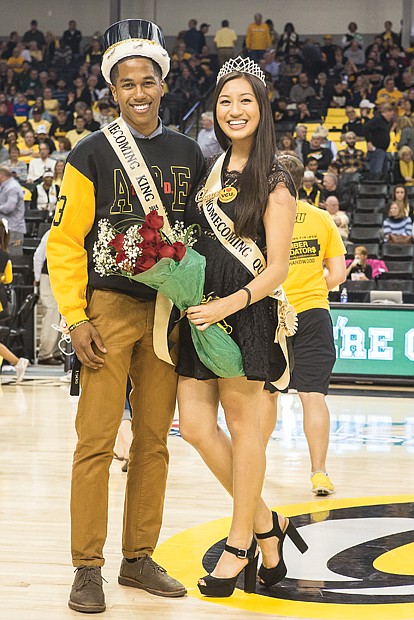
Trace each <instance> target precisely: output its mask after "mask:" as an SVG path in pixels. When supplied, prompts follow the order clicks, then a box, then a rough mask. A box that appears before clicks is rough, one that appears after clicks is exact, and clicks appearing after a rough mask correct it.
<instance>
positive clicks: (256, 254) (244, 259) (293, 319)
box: [196, 153, 297, 390]
mask: <svg viewBox="0 0 414 620" xmlns="http://www.w3.org/2000/svg"><path fill="white" fill-rule="evenodd" d="M225 157H226V153H223V154H222V155H220V157H219V158H218V159H217V161H216V162H215V164H214V166H213V168H212V170H211V172H210V174H209V176H208V178H207V181H206V183H205V184H204V187H203V189H202V190H200V191H199V192H198V193H197V195H196V202H198V203H202V206H203V211H204V215H205V216H206V219H207V221H208V223H209V224H210V226H211V228H212V230H213V231H214V233H215V235H216V237H217V239H218V240H219V241H220V243H222V244H223V246H224V247H225V248H226V249H227V250H228V251H229V252H231V254H233V256H235V257H236V258H237V259H238V260H239V261H240V262H241V263H243V265H244V266H245V267H246V268H247V269H248V270H249V271H250V273H251V274H252V276H253V277H254V278H256V277H257V276H258V275H259V274H261V273H262V272H263V271H264V270H265V269H266V259H265V257H264V256H263V254H262V252H261V251H260V249H259V247H258V246H257V245H256V243H255V242H254V241H253V240H252V239H247V238H242V237H238V236H237V235H236V233H235V232H234V222H233V221H232V220H231V219H230V218H229V217H228V216H227V215H226V214H225V213H224V211H223V210H222V209H221V208H220V207H219V205H218V198H219V197H220V198H222V197H224V200H223V202H231V201H232V200H234V198H236V196H237V191H236V190H235V189H234V188H227V187H226V188H223V187H222V183H221V169H222V166H223V163H224V160H225ZM223 192H225V193H223ZM269 297H272V298H273V299H276V300H277V302H278V303H277V311H278V319H279V320H278V326H277V328H276V332H275V339H274V341H275V342H276V343H279V345H280V348H281V349H282V352H283V355H284V358H285V361H286V369H285V371H284V373H283V375H282V376H281V377H280V378H279V379H278V380H277V381H274V382H272V383H273V385H274V386H275V387H276V388H278V389H280V390H283V389H285V388H286V387H287V386H288V385H289V379H290V368H289V352H288V348H287V341H286V338H287V337H289V336H293V335H294V333H295V332H296V329H297V315H296V311H295V309H294V307H293V306H292V305H291V304H289V302H288V299H287V297H286V293H285V291H284V290H283V287H282V286H278V287H277V288H276V289H275V290H274V291H273V293H271V294H270V295H269Z"/></svg>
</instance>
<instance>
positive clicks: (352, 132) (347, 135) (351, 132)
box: [345, 131, 356, 140]
mask: <svg viewBox="0 0 414 620" xmlns="http://www.w3.org/2000/svg"><path fill="white" fill-rule="evenodd" d="M347 138H355V139H356V133H355V132H354V131H347V132H346V134H345V140H346V139H347Z"/></svg>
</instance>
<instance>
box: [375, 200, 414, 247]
mask: <svg viewBox="0 0 414 620" xmlns="http://www.w3.org/2000/svg"><path fill="white" fill-rule="evenodd" d="M382 229H383V234H384V241H385V242H386V243H398V244H401V243H412V241H413V224H412V222H411V218H410V217H408V216H406V215H405V212H404V210H403V209H402V208H401V207H399V206H398V204H397V203H396V202H393V203H391V205H390V208H389V209H388V217H387V218H385V220H384V223H383V225H382Z"/></svg>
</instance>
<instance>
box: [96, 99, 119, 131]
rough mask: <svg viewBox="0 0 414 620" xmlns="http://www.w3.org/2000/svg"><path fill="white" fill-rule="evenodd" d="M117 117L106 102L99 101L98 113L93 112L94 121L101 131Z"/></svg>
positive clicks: (113, 109)
mask: <svg viewBox="0 0 414 620" xmlns="http://www.w3.org/2000/svg"><path fill="white" fill-rule="evenodd" d="M117 116H118V114H117V111H116V110H115V108H112V107H111V106H110V105H109V102H108V101H100V102H99V103H98V112H94V115H93V117H94V119H95V120H96V121H98V123H99V125H100V127H101V129H102V128H103V127H106V125H109V123H110V122H112V121H113V120H114V118H116V117H117Z"/></svg>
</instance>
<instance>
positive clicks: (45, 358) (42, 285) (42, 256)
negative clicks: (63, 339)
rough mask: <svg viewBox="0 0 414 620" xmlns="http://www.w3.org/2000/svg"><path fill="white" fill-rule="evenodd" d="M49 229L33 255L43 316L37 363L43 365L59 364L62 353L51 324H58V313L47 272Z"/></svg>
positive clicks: (58, 337)
mask: <svg viewBox="0 0 414 620" xmlns="http://www.w3.org/2000/svg"><path fill="white" fill-rule="evenodd" d="M49 234H50V230H48V231H47V232H45V234H44V235H43V237H42V239H41V241H40V243H39V245H38V247H37V249H36V251H35V253H34V255H33V270H34V277H35V282H36V284H37V285H38V286H39V293H40V301H41V302H42V308H43V318H42V330H41V332H40V343H39V353H38V364H44V365H45V366H61V365H62V353H61V351H60V349H59V346H58V343H59V339H60V334H59V332H58V331H57V330H56V329H53V327H52V325H59V322H60V314H59V310H58V307H57V303H56V301H55V298H54V297H53V293H52V289H51V287H50V278H49V272H48V269H47V260H46V244H47V240H48V238H49Z"/></svg>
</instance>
